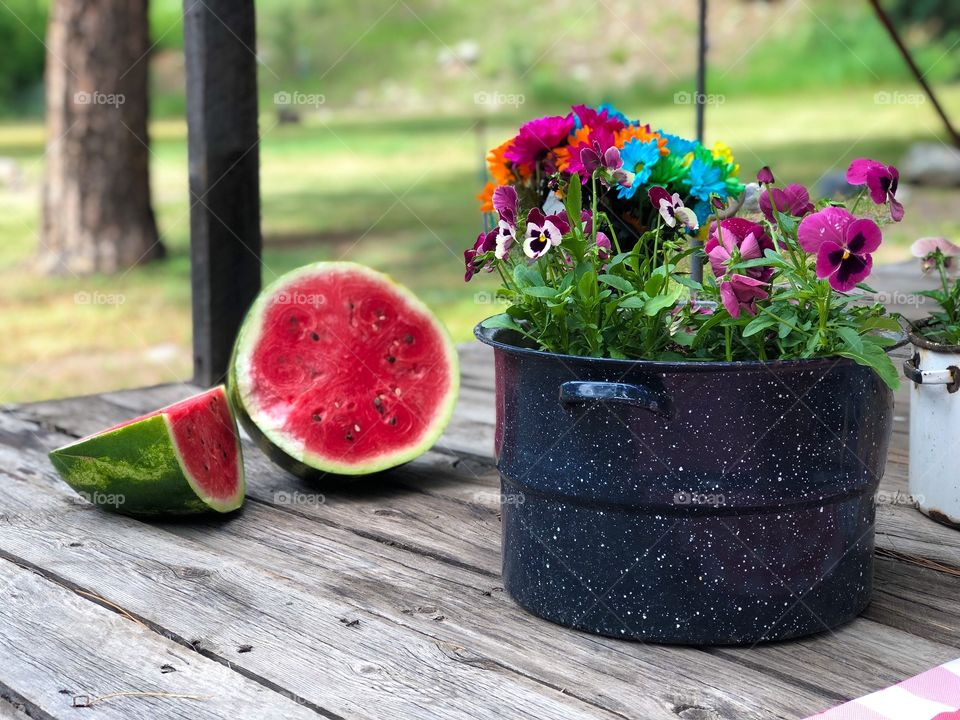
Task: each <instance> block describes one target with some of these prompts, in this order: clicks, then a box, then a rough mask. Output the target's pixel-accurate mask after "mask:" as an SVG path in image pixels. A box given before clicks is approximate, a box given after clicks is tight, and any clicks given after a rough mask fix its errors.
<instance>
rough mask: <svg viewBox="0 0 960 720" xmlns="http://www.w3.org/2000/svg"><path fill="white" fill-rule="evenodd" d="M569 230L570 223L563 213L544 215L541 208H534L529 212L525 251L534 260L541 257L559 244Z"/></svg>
mask: <svg viewBox="0 0 960 720" xmlns="http://www.w3.org/2000/svg"><path fill="white" fill-rule="evenodd" d="M569 231H570V224H569V223H568V222H567V218H566V217H564V216H563V215H547V216H546V217H544V215H543V211H542V210H541V209H540V208H533V209H532V210H531V211H530V212H529V213H528V214H527V233H526V236H525V239H524V241H523V252H524V254H525V255H526V256H527V257H528V258H530V259H532V260H536V259H538V258H541V257H543V256H544V255H546V254H547V251H548V250H550V248H551V247H556V246H557V245H559V244H560V242H561V241H562V240H563V235H564V233H566V232H569Z"/></svg>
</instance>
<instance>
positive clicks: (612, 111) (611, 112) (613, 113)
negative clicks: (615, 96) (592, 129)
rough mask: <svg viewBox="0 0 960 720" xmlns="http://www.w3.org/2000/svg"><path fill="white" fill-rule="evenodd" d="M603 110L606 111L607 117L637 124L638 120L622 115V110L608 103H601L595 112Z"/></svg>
mask: <svg viewBox="0 0 960 720" xmlns="http://www.w3.org/2000/svg"><path fill="white" fill-rule="evenodd" d="M604 110H606V111H607V117H609V118H614V119H616V120H619V121H620V122H622V123H623V124H624V125H637V124H638V121H636V120H631V119H630V118H628V117H627V116H626V115H624V114H623V113H622V112H620V111H619V110H617V109H616V108H615V107H614V106H613V105H611V104H610V103H604V104H603V105H601V106H600V107H598V108H597V112H603V111H604Z"/></svg>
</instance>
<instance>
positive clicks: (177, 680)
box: [0, 560, 316, 720]
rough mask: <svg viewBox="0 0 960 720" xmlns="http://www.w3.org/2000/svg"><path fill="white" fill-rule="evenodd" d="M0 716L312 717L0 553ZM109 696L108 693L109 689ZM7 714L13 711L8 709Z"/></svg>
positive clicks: (241, 676) (277, 695)
mask: <svg viewBox="0 0 960 720" xmlns="http://www.w3.org/2000/svg"><path fill="white" fill-rule="evenodd" d="M0 590H2V597H3V602H2V603H0V637H2V642H0V687H2V688H3V690H2V691H0V693H2V694H4V695H6V696H7V698H8V702H6V710H3V709H0V717H4V715H3V713H4V712H6V713H7V715H6V716H7V717H17V715H16V714H15V712H14V711H16V712H20V713H21V716H27V717H62V716H64V715H66V714H68V713H70V712H74V713H76V712H78V710H76V709H75V708H74V707H73V705H74V704H75V703H76V704H80V705H89V706H88V707H85V708H84V710H83V711H82V712H83V717H85V718H88V717H89V718H103V719H104V720H108V719H110V718H116V719H117V720H123V719H124V718H131V717H170V718H184V719H185V720H186V719H187V718H191V719H194V718H197V719H199V718H211V719H216V718H224V717H232V718H249V719H250V720H259V719H260V718H277V720H281V719H284V718H296V719H298V720H299V719H303V718H315V717H316V714H315V713H314V712H313V711H311V710H309V709H308V708H305V707H303V706H301V705H298V704H296V703H295V702H294V701H293V700H291V699H289V698H287V697H285V696H284V695H281V694H279V693H277V692H274V691H272V690H270V689H268V688H266V687H264V686H263V685H261V684H259V683H256V682H253V681H251V680H249V679H248V678H246V677H244V676H243V675H242V674H240V673H237V672H234V671H233V670H231V669H230V668H228V667H225V666H224V665H221V664H219V663H216V662H213V661H212V660H209V659H207V658H205V657H203V656H201V655H199V654H197V653H195V652H191V651H188V650H186V649H184V648H183V647H181V646H180V645H178V644H177V643H175V642H173V641H171V640H168V639H167V638H164V637H162V636H161V635H158V634H157V633H155V632H153V631H152V630H151V629H149V628H148V627H146V626H144V625H142V624H140V623H138V622H136V621H134V620H132V619H130V618H127V617H124V616H123V615H122V614H119V613H117V612H113V611H111V610H108V609H107V608H105V607H103V606H101V605H97V604H95V603H92V602H90V601H89V600H87V599H86V598H84V597H83V596H82V595H79V594H77V593H75V592H72V591H70V590H68V589H67V588H64V587H62V586H60V585H57V584H55V583H52V582H50V581H48V580H46V579H44V578H43V577H41V576H40V575H37V574H35V573H33V572H31V571H30V570H26V569H23V568H21V567H18V566H17V565H15V564H13V563H11V562H7V561H6V560H0ZM109 696H112V697H109ZM11 713H13V714H11Z"/></svg>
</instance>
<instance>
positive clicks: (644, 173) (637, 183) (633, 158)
mask: <svg viewBox="0 0 960 720" xmlns="http://www.w3.org/2000/svg"><path fill="white" fill-rule="evenodd" d="M620 158H621V159H622V160H623V169H624V170H627V171H629V172H632V173H634V174H635V177H634V178H633V183H632V184H631V185H630V186H629V187H623V186H622V185H620V186H618V187H617V196H618V197H620V198H621V199H627V200H629V199H630V198H632V197H633V196H634V195H635V194H636V192H637V190H638V189H639V188H640V187H642V186H643V185H644V184H645V183H646V182H647V180H649V179H650V173H651V172H653V166H654V165H656V164H657V161H658V160H659V159H660V147H659V146H658V145H657V141H656V140H647V141H646V142H641V141H640V140H637V139H636V138H634V139H633V140H630V141H629V142H627V144H626V145H624V146H623V150H621V151H620Z"/></svg>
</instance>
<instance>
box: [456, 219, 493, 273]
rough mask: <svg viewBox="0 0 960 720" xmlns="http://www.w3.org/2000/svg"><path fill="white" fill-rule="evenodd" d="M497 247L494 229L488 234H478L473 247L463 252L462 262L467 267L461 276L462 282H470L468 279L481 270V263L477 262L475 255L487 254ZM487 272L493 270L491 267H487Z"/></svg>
mask: <svg viewBox="0 0 960 720" xmlns="http://www.w3.org/2000/svg"><path fill="white" fill-rule="evenodd" d="M496 246H497V228H494V229H493V230H491V231H490V232H488V233H480V234H479V235H477V241H476V242H475V243H474V244H473V247H472V248H470V249H469V250H464V251H463V261H464V264H465V265H466V266H467V271H466V272H465V273H464V275H463V279H464V282H470V279H471V278H472V277H473V276H474V275H475V274H476V273H478V272H480V270H481V269H483V261H482V260H480V261H479V262H478V261H477V255H481V254H483V253H488V252H490V251H491V250H493V249H494V248H496ZM487 270H493V267H492V266H488V267H487Z"/></svg>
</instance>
